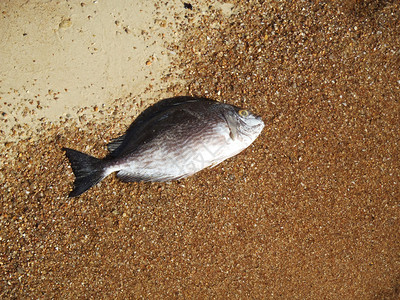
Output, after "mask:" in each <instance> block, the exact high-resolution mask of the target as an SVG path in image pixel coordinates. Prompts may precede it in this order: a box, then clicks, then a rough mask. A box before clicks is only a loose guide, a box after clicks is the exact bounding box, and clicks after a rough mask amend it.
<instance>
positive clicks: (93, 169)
mask: <svg viewBox="0 0 400 300" xmlns="http://www.w3.org/2000/svg"><path fill="white" fill-rule="evenodd" d="M62 150H64V151H65V152H66V153H65V154H66V155H67V157H68V159H69V161H70V163H71V168H72V171H73V172H74V175H75V181H74V189H73V190H72V192H71V193H70V194H69V197H70V198H71V197H77V196H79V195H81V194H83V193H84V192H86V191H87V190H88V189H90V188H91V187H92V186H94V185H95V184H96V183H99V182H100V181H101V180H102V179H103V178H104V177H106V174H105V167H104V163H103V161H102V160H101V159H98V158H95V157H93V156H90V155H87V154H85V153H82V152H79V151H76V150H73V149H69V148H63V149H62Z"/></svg>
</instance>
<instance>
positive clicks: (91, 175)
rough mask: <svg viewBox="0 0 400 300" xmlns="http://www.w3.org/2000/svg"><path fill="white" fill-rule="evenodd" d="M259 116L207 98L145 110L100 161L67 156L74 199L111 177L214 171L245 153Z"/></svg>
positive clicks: (171, 177)
mask: <svg viewBox="0 0 400 300" xmlns="http://www.w3.org/2000/svg"><path fill="white" fill-rule="evenodd" d="M263 128H264V122H263V121H262V120H261V117H259V116H256V115H253V114H252V113H251V112H249V111H248V110H245V109H241V108H239V107H236V106H233V105H229V104H224V103H221V102H217V101H214V100H210V99H206V98H194V97H188V96H184V97H174V98H168V99H164V100H162V101H160V102H158V103H156V104H155V105H153V106H151V107H149V108H147V109H146V110H145V111H144V112H142V113H141V114H140V115H139V116H138V117H137V118H136V120H135V121H134V122H133V123H132V124H131V125H130V127H129V128H128V130H127V131H126V133H125V134H124V135H122V136H121V137H119V138H116V139H114V140H112V141H111V143H110V144H108V146H107V147H108V150H109V151H110V153H109V154H108V155H107V156H106V157H105V158H103V159H98V158H95V157H92V156H89V155H87V154H84V153H82V152H79V151H76V150H73V149H69V148H63V150H64V151H66V156H67V157H68V159H69V161H70V163H71V167H72V171H73V173H74V175H75V182H74V189H73V190H72V192H71V193H70V194H69V197H76V196H79V195H81V194H82V193H84V192H85V191H87V190H88V189H90V188H91V187H92V186H94V185H95V184H97V183H98V182H100V181H101V180H102V179H104V178H105V177H106V176H108V175H110V174H111V173H114V172H117V177H118V178H119V179H121V180H122V181H124V182H139V181H159V182H160V181H170V180H176V179H181V178H185V177H187V176H190V175H193V174H194V173H196V172H198V171H200V170H202V169H204V168H206V167H210V166H215V165H217V164H219V163H220V162H222V161H224V160H225V159H227V158H229V157H232V156H234V155H236V154H238V153H239V152H241V151H242V150H244V149H245V148H247V147H248V146H249V145H250V144H251V143H252V142H253V141H254V140H255V139H256V138H257V136H258V135H259V134H260V133H261V131H262V129H263Z"/></svg>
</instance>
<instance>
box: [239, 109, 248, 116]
mask: <svg viewBox="0 0 400 300" xmlns="http://www.w3.org/2000/svg"><path fill="white" fill-rule="evenodd" d="M238 114H239V115H240V116H242V117H248V116H249V111H248V110H245V109H241V110H239V112H238Z"/></svg>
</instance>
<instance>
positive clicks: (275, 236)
mask: <svg viewBox="0 0 400 300" xmlns="http://www.w3.org/2000/svg"><path fill="white" fill-rule="evenodd" d="M189 4H190V5H189ZM0 6H1V12H2V19H1V21H0V22H1V24H0V31H1V35H0V36H1V38H0V45H1V47H0V49H1V50H0V52H1V58H2V64H1V66H0V97H1V101H0V123H1V128H0V130H1V131H0V143H1V145H0V146H1V153H0V163H1V164H0V170H1V172H0V179H1V181H2V191H3V192H2V195H1V202H0V203H1V206H0V247H1V248H0V249H1V251H0V268H1V271H2V278H1V279H2V280H1V287H0V295H1V297H2V298H13V299H16V298H18V299H20V298H44V299H47V298H67V299H76V298H129V297H131V298H150V299H153V298H218V299H230V298H240V299H248V298H251V299H262V298H267V299H398V298H399V295H400V243H399V240H400V234H399V230H400V221H399V216H400V201H399V200H400V193H399V177H400V176H399V169H400V163H399V141H400V132H399V129H400V126H399V117H400V104H399V99H400V34H399V33H400V5H399V3H398V2H397V1H368V2H362V3H361V2H358V1H343V2H341V3H330V2H329V3H325V2H319V3H308V2H300V1H299V2H295V3H294V4H293V3H290V2H289V1H287V2H273V1H238V0H237V1H235V0H232V1H230V2H229V3H228V2H227V3H222V2H216V1H186V5H185V4H184V2H181V1H135V3H134V4H133V3H131V1H122V0H121V1H113V2H112V3H111V2H110V1H86V2H83V1H82V2H75V1H72V2H71V1H68V2H63V1H59V2H57V1H50V2H43V1H28V2H26V1H12V2H11V1H9V2H6V1H3V2H2V3H1V4H0ZM173 95H198V96H207V97H210V98H214V99H217V100H220V101H224V102H227V103H230V104H235V105H239V106H243V107H247V108H249V109H251V110H252V111H253V112H255V113H257V114H260V115H261V116H262V117H263V119H264V120H265V123H266V127H265V129H264V131H263V133H262V134H261V136H260V137H259V138H258V139H257V140H256V141H255V143H254V144H253V145H252V146H250V147H249V148H248V149H246V150H245V151H244V152H242V153H241V154H239V155H238V156H236V157H234V158H231V159H229V160H227V161H225V162H223V163H222V164H220V165H219V166H217V167H215V168H212V169H207V170H204V171H202V172H200V173H198V174H196V175H194V176H192V177H190V178H187V179H183V180H179V181H174V182H170V183H129V184H126V183H122V182H120V181H118V180H117V179H116V178H115V177H114V176H110V177H108V178H106V179H105V180H104V181H103V182H101V183H100V184H99V185H97V186H96V187H94V188H92V189H91V190H89V191H88V192H87V193H85V194H84V195H82V196H81V197H78V198H72V199H70V198H67V195H68V193H69V191H70V190H71V186H72V183H73V174H72V171H71V168H70V166H69V164H68V161H67V159H66V158H65V156H64V153H63V152H62V151H61V148H62V147H65V146H66V147H71V148H75V149H77V150H80V151H84V152H86V153H89V154H92V155H94V156H96V157H102V156H104V155H105V154H106V147H105V146H106V144H107V142H109V141H110V140H111V139H112V138H114V137H117V136H119V135H120V134H121V133H123V131H124V130H125V129H126V128H127V126H128V125H129V124H130V122H131V121H132V120H133V119H134V118H135V117H136V116H137V115H138V114H139V113H140V112H141V111H142V110H143V109H144V108H145V107H147V106H148V105H150V104H151V103H154V102H155V101H157V100H159V99H161V98H166V97H169V96H173Z"/></svg>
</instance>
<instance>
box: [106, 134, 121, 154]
mask: <svg viewBox="0 0 400 300" xmlns="http://www.w3.org/2000/svg"><path fill="white" fill-rule="evenodd" d="M124 139H125V134H124V135H121V136H120V137H117V138H115V139H112V140H111V142H110V143H109V144H107V149H108V151H109V152H110V153H112V152H114V151H115V150H116V149H117V148H118V147H119V146H121V144H122V142H123V141H124Z"/></svg>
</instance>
